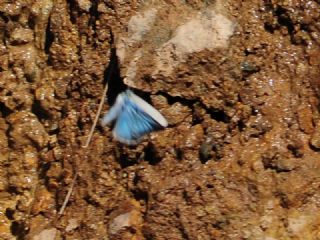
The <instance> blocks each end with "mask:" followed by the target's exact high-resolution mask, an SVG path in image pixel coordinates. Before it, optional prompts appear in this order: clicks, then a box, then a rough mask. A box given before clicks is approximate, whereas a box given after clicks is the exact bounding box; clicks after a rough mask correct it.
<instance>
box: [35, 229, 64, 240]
mask: <svg viewBox="0 0 320 240" xmlns="http://www.w3.org/2000/svg"><path fill="white" fill-rule="evenodd" d="M57 232H58V231H57V229H55V228H50V229H45V230H43V231H41V232H40V233H39V234H38V235H35V236H33V238H32V240H54V239H55V237H56V235H57Z"/></svg>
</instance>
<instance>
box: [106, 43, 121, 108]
mask: <svg viewBox="0 0 320 240" xmlns="http://www.w3.org/2000/svg"><path fill="white" fill-rule="evenodd" d="M107 81H108V92H107V100H108V104H109V106H112V105H113V104H114V102H115V100H116V98H117V96H118V94H119V93H121V92H123V91H124V90H125V89H127V86H126V85H125V84H124V83H123V80H122V78H121V76H120V68H119V62H118V57H117V53H116V49H115V48H112V49H111V57H110V64H109V66H108V67H107V69H106V70H105V73H104V82H105V83H106V82H107Z"/></svg>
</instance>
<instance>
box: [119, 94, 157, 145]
mask: <svg viewBox="0 0 320 240" xmlns="http://www.w3.org/2000/svg"><path fill="white" fill-rule="evenodd" d="M160 127H161V125H160V124H159V123H158V122H157V121H155V120H154V119H153V118H152V117H151V116H150V115H149V114H147V113H146V112H144V111H143V110H142V109H141V108H140V107H139V106H138V105H137V104H135V102H133V101H131V99H130V98H126V101H125V103H124V105H123V108H122V110H121V112H120V113H119V114H118V117H117V121H116V124H115V127H114V129H113V135H114V137H115V138H116V139H118V140H119V141H120V142H122V143H126V144H129V145H134V144H137V143H138V142H139V140H140V139H141V137H142V136H143V135H145V134H147V133H150V132H152V131H154V130H156V129H159V128H160Z"/></svg>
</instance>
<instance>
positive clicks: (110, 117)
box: [101, 94, 125, 126]
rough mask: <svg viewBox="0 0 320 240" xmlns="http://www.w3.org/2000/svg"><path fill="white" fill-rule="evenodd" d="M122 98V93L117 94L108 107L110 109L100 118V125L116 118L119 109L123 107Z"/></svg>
mask: <svg viewBox="0 0 320 240" xmlns="http://www.w3.org/2000/svg"><path fill="white" fill-rule="evenodd" d="M124 98H125V97H124V96H123V95H122V94H119V95H118V97H117V99H116V102H115V103H114V105H113V106H112V107H111V108H110V110H109V111H108V112H107V113H106V114H105V115H104V116H103V118H102V119H101V125H102V126H105V125H108V124H110V123H111V122H113V121H114V120H116V119H117V118H118V116H119V113H120V112H121V109H122V108H123V104H124Z"/></svg>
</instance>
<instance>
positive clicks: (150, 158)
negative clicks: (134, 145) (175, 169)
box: [144, 143, 162, 165]
mask: <svg viewBox="0 0 320 240" xmlns="http://www.w3.org/2000/svg"><path fill="white" fill-rule="evenodd" d="M144 154H145V155H144V159H145V160H146V161H147V162H149V164H150V165H157V164H158V163H159V162H160V161H161V159H162V158H161V157H159V156H158V153H157V148H156V147H155V146H154V145H153V144H152V143H149V144H148V145H147V147H146V148H145V149H144Z"/></svg>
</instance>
